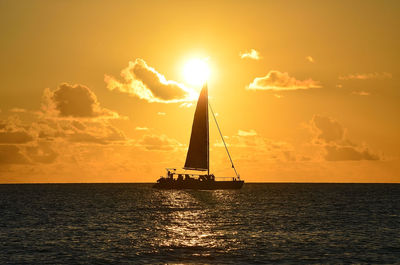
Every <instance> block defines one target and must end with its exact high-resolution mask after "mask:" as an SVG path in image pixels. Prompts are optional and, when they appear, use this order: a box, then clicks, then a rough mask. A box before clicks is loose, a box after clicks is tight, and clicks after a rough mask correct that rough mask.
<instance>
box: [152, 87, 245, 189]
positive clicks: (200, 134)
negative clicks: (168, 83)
mask: <svg viewBox="0 0 400 265" xmlns="http://www.w3.org/2000/svg"><path fill="white" fill-rule="evenodd" d="M209 108H210V110H211V113H212V115H213V117H214V121H215V123H216V125H217V128H218V131H219V134H220V136H221V138H222V142H223V143H224V146H225V149H226V152H227V154H228V157H229V159H230V162H231V165H232V168H233V170H234V171H235V174H236V177H233V178H231V179H229V180H226V178H221V179H223V180H217V179H216V177H215V176H214V174H210V143H209V119H208V112H209ZM183 170H184V172H178V171H177V169H176V168H167V169H166V171H167V173H166V176H165V177H160V178H159V179H158V180H157V183H155V184H154V186H153V188H156V189H196V190H217V189H218V190H219V189H240V188H241V187H242V186H243V183H244V181H243V180H241V179H240V175H239V174H238V172H237V171H236V168H235V166H234V164H233V161H232V158H231V155H230V153H229V151H228V147H227V145H226V143H225V140H224V137H223V136H222V133H221V130H220V128H219V125H218V123H217V119H216V117H215V114H214V111H213V110H212V108H211V105H210V104H209V102H208V88H207V84H205V85H204V86H203V88H202V90H201V92H200V95H199V99H198V101H197V106H196V111H195V113H194V119H193V125H192V134H191V136H190V142H189V148H188V152H187V155H186V162H185V166H184V167H183ZM188 171H190V172H193V171H196V172H200V173H190V174H189V173H188Z"/></svg>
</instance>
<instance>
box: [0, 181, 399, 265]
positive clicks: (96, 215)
mask: <svg viewBox="0 0 400 265" xmlns="http://www.w3.org/2000/svg"><path fill="white" fill-rule="evenodd" d="M0 214H1V216H0V264H7V263H15V264H24V263H29V264H55V263H57V264H59V263H100V264H101V263H103V264H115V263H129V264H143V263H145V264H147V263H157V264H158V263H180V264H182V263H183V264H198V263H201V264H203V263H212V264H249V263H259V264H265V263H304V264H310V263H324V264H326V263H400V185H395V184H245V186H244V187H243V188H242V189H241V190H239V191H158V190H153V189H151V185H149V184H61V185H0Z"/></svg>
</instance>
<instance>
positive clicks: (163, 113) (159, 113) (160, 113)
mask: <svg viewBox="0 0 400 265" xmlns="http://www.w3.org/2000/svg"><path fill="white" fill-rule="evenodd" d="M157 115H159V116H165V115H167V114H166V113H165V112H161V111H159V112H157Z"/></svg>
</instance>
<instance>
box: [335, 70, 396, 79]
mask: <svg viewBox="0 0 400 265" xmlns="http://www.w3.org/2000/svg"><path fill="white" fill-rule="evenodd" d="M338 78H339V79H340V80H367V79H390V78H392V74H391V73H387V72H382V73H378V72H375V73H365V74H359V73H356V74H348V75H342V76H339V77H338Z"/></svg>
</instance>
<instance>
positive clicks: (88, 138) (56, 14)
mask: <svg viewBox="0 0 400 265" xmlns="http://www.w3.org/2000/svg"><path fill="white" fill-rule="evenodd" d="M399 13H400V2H398V1H351V2H348V1H7V0H6V1H1V2H0V21H1V22H0V27H1V31H0V32H1V35H0V38H1V41H0V56H1V58H2V60H0V73H1V77H2V88H1V89H0V183H10V182H13V183H14V182H17V183H20V182H154V181H155V180H156V179H157V178H158V177H159V176H160V175H163V174H164V173H165V169H164V168H165V167H182V166H183V164H184V160H185V157H186V150H187V145H188V142H189V137H190V129H191V125H192V119H193V113H194V105H193V104H195V101H194V100H193V99H195V95H196V93H198V91H199V89H200V87H198V86H193V85H190V83H187V80H185V77H184V76H183V74H182V72H183V71H182V67H183V66H184V65H185V63H186V62H187V61H188V60H190V59H193V58H199V59H205V60H207V62H208V64H209V66H210V71H211V73H210V79H209V81H208V84H209V95H210V102H211V104H212V106H213V108H214V110H215V112H217V113H218V119H219V123H220V126H221V129H222V132H223V134H224V135H225V137H226V141H227V143H228V145H229V148H230V151H231V155H232V158H233V160H234V162H235V165H236V167H237V169H238V171H239V173H240V174H241V176H242V178H243V179H245V180H246V181H249V182H254V181H256V182H268V181H275V182H276V181H278V182H286V181H297V182H400V140H399V135H400V123H399V121H398V120H399V114H400V90H399V71H400V65H399V62H400V52H399V48H398V47H400V34H399V30H398V29H399V28H400V16H399ZM210 126H211V127H210V133H211V168H212V171H213V172H214V173H215V175H216V176H221V177H222V176H233V174H234V173H233V171H232V170H231V169H230V165H229V161H228V158H227V156H226V153H225V150H224V149H223V147H222V145H221V141H220V139H219V138H218V131H217V130H216V128H215V125H214V124H212V123H211V125H210Z"/></svg>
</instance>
